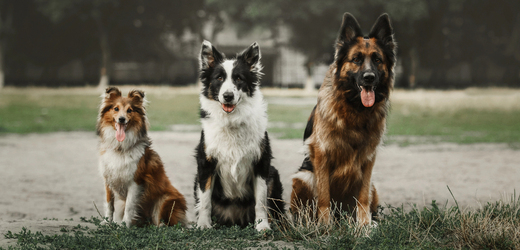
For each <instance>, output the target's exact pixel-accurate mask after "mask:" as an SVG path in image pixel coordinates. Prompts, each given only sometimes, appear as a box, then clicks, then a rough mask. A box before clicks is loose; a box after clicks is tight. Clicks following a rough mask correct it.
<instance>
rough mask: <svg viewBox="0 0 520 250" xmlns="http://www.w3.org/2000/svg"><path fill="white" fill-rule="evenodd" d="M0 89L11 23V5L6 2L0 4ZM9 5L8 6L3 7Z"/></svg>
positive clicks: (3, 77) (2, 82) (3, 80)
mask: <svg viewBox="0 0 520 250" xmlns="http://www.w3.org/2000/svg"><path fill="white" fill-rule="evenodd" d="M0 4H2V6H1V7H5V8H2V9H0V89H1V88H3V87H4V84H5V63H4V62H5V45H6V44H5V43H6V40H7V35H8V34H9V33H10V32H11V29H12V23H13V4H12V3H10V2H7V1H3V2H0ZM6 4H9V5H8V6H5V5H6Z"/></svg>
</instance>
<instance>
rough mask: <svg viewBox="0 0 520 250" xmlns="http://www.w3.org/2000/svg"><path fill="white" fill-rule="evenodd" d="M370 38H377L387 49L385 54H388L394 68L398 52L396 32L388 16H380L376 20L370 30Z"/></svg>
mask: <svg viewBox="0 0 520 250" xmlns="http://www.w3.org/2000/svg"><path fill="white" fill-rule="evenodd" d="M368 37H370V38H375V39H377V41H378V42H379V43H381V45H382V46H383V47H384V48H385V50H384V51H385V52H387V55H386V56H387V58H388V59H389V63H390V64H391V65H390V66H391V67H393V64H395V61H396V58H395V57H396V56H395V55H396V50H397V44H396V42H395V40H394V31H393V29H392V24H391V23H390V18H389V17H388V14H386V13H385V14H383V15H381V16H379V18H378V19H377V20H376V23H375V24H374V26H373V27H372V29H371V30H370V34H369V35H368Z"/></svg>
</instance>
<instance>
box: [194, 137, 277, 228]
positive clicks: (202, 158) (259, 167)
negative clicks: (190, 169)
mask: <svg viewBox="0 0 520 250" xmlns="http://www.w3.org/2000/svg"><path fill="white" fill-rule="evenodd" d="M258 146H259V147H261V149H262V156H261V158H260V159H259V160H258V161H256V162H254V163H253V170H254V176H250V177H249V178H250V179H249V181H248V182H249V185H251V190H254V188H253V178H256V177H257V176H260V177H262V179H264V180H266V182H267V191H268V192H267V206H268V212H269V215H270V218H272V219H274V220H275V221H281V219H282V218H283V214H284V212H285V203H284V202H283V201H282V193H283V187H282V183H281V182H280V176H279V174H278V171H277V170H276V168H274V167H273V166H271V159H272V158H273V157H272V152H271V146H270V143H269V137H268V135H267V132H265V137H264V139H263V141H262V143H261V145H258ZM204 148H205V147H204V131H202V133H201V138H200V142H199V145H198V146H197V148H196V149H195V151H196V155H195V158H196V159H197V175H196V177H195V185H194V197H195V203H196V204H197V203H198V202H199V198H198V195H197V186H199V187H200V189H201V190H202V191H205V190H206V187H205V183H206V182H207V180H208V178H209V177H210V176H211V178H212V181H213V182H214V184H213V185H214V186H213V193H212V196H211V208H212V210H211V217H212V218H213V217H214V218H216V220H217V221H216V223H217V224H219V225H224V226H233V225H238V226H240V227H246V226H247V225H249V224H250V223H254V218H255V203H256V202H255V196H254V193H251V194H250V195H249V196H247V197H244V198H241V199H229V198H227V197H225V195H224V192H223V190H222V186H221V179H220V176H219V175H218V174H216V171H215V170H216V166H217V161H218V160H217V159H211V160H209V159H208V158H207V157H206V153H205V152H204ZM230 206H238V207H240V208H241V209H245V210H247V211H248V213H247V214H246V215H245V217H244V218H236V220H235V223H233V222H232V221H229V220H227V219H225V218H223V217H222V216H221V214H220V213H219V211H220V210H221V209H225V208H227V207H230ZM236 221H240V222H239V223H236Z"/></svg>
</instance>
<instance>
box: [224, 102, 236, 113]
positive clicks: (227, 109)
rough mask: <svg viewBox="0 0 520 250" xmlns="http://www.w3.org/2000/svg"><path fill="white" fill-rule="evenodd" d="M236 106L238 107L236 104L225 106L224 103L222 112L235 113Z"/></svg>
mask: <svg viewBox="0 0 520 250" xmlns="http://www.w3.org/2000/svg"><path fill="white" fill-rule="evenodd" d="M236 106H237V105H235V104H224V103H222V110H224V112H226V113H228V114H229V113H231V112H233V111H234V110H235V107H236Z"/></svg>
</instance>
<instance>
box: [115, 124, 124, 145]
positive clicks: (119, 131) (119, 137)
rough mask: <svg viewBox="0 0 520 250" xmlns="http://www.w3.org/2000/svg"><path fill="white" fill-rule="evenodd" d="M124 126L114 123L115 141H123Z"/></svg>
mask: <svg viewBox="0 0 520 250" xmlns="http://www.w3.org/2000/svg"><path fill="white" fill-rule="evenodd" d="M125 129H126V125H123V124H119V123H116V139H117V140H118V141H120V142H122V141H124V140H125V136H126V135H125Z"/></svg>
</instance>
